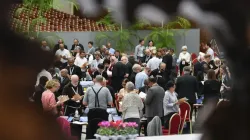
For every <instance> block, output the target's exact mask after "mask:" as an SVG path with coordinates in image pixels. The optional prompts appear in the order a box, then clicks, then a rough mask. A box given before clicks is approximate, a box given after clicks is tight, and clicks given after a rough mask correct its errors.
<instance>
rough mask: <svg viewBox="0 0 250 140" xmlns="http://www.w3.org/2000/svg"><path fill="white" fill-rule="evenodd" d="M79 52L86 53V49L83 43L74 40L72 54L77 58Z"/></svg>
mask: <svg viewBox="0 0 250 140" xmlns="http://www.w3.org/2000/svg"><path fill="white" fill-rule="evenodd" d="M77 50H83V51H84V47H83V45H82V44H81V43H79V41H78V40H77V39H74V44H73V45H72V47H71V53H72V54H73V56H74V57H75V56H76V53H77Z"/></svg>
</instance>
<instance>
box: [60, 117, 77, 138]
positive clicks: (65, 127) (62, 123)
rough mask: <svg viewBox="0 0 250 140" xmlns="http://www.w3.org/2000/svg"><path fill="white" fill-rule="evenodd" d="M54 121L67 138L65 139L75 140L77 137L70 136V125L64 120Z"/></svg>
mask: <svg viewBox="0 0 250 140" xmlns="http://www.w3.org/2000/svg"><path fill="white" fill-rule="evenodd" d="M56 121H57V123H58V125H59V127H60V128H61V131H62V132H63V134H64V135H65V137H67V139H70V140H76V139H77V137H74V136H72V135H71V129H70V123H69V122H68V121H67V120H66V119H65V118H62V117H58V118H57V119H56Z"/></svg>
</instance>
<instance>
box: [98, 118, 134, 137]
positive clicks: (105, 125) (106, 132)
mask: <svg viewBox="0 0 250 140" xmlns="http://www.w3.org/2000/svg"><path fill="white" fill-rule="evenodd" d="M98 126H99V127H100V128H99V129H98V130H97V132H96V134H95V136H96V138H97V139H100V140H109V139H111V140H117V139H120V140H125V139H127V138H129V139H134V138H136V137H137V136H138V134H137V130H136V129H135V128H136V127H138V125H137V124H136V123H135V122H129V123H126V122H125V123H124V122H122V121H116V122H108V121H102V122H100V123H99V124H98Z"/></svg>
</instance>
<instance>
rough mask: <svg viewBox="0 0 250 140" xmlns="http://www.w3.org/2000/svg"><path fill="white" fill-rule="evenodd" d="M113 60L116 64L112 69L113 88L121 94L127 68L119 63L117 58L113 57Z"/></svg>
mask: <svg viewBox="0 0 250 140" xmlns="http://www.w3.org/2000/svg"><path fill="white" fill-rule="evenodd" d="M111 60H112V61H114V63H115V64H114V66H113V69H112V77H111V80H112V82H111V86H112V87H113V88H114V90H115V92H119V91H120V89H121V88H122V80H123V79H124V77H125V76H126V66H125V65H124V64H123V63H122V62H118V60H117V58H116V57H115V56H112V57H111Z"/></svg>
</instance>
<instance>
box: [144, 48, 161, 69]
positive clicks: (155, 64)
mask: <svg viewBox="0 0 250 140" xmlns="http://www.w3.org/2000/svg"><path fill="white" fill-rule="evenodd" d="M160 63H161V59H159V58H157V57H156V51H155V50H154V51H153V52H152V58H151V59H150V60H149V61H148V63H147V67H148V68H149V69H150V70H151V71H153V70H155V69H157V68H159V65H160Z"/></svg>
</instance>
